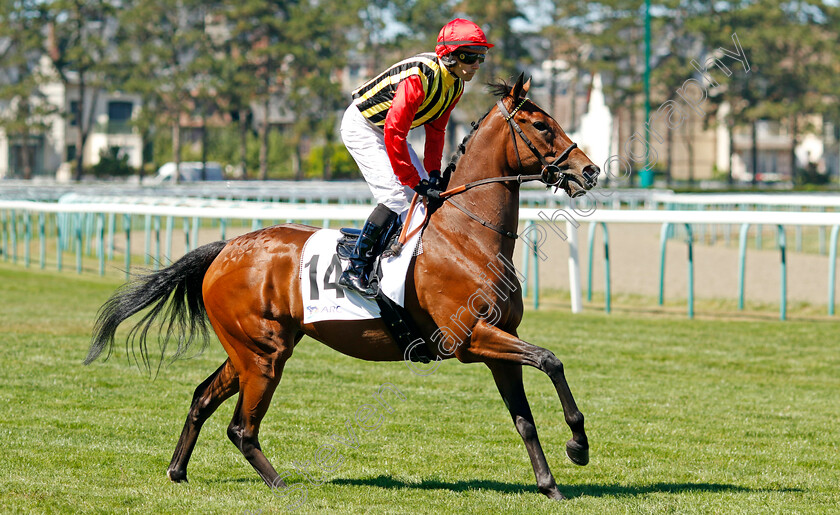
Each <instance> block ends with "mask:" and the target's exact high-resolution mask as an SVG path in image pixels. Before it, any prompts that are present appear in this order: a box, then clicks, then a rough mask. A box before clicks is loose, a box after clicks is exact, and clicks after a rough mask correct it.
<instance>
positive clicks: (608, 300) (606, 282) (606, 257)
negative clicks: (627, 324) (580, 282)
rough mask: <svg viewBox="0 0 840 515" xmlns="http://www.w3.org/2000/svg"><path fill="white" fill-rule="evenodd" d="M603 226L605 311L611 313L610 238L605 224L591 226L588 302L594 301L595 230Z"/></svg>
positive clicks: (592, 224) (594, 223)
mask: <svg viewBox="0 0 840 515" xmlns="http://www.w3.org/2000/svg"><path fill="white" fill-rule="evenodd" d="M598 226H601V229H602V231H601V232H602V234H603V235H604V311H605V312H607V313H609V312H610V311H611V310H612V308H611V306H612V305H611V298H610V292H611V290H612V287H611V286H610V238H609V234H608V232H607V224H605V223H604V222H592V223H590V224H589V277H588V278H587V289H588V291H587V293H586V300H587V301H591V300H592V254H593V253H594V252H593V251H594V243H595V230H596V228H597V227H598Z"/></svg>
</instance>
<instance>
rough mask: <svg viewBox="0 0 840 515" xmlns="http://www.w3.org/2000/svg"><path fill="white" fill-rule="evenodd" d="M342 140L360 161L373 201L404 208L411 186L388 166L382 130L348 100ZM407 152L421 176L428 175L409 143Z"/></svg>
mask: <svg viewBox="0 0 840 515" xmlns="http://www.w3.org/2000/svg"><path fill="white" fill-rule="evenodd" d="M341 140H342V141H343V142H344V146H345V147H347V150H348V151H349V152H350V155H351V156H353V159H355V160H356V164H357V165H359V169H360V170H361V171H362V175H363V176H364V178H365V180H366V181H367V183H368V187H370V192H371V193H373V197H374V198H375V199H376V201H377V202H378V203H380V204H384V205H385V206H386V207H387V208H388V209H390V210H391V211H393V212H395V213H397V214H401V213H402V212H403V211H405V210H407V209H408V206H409V204H410V203H411V198H412V197H413V196H414V190H412V189H411V188H409V187H408V186H403V185H402V184H400V181H399V179H397V175H396V174H395V173H394V169H393V168H391V161H390V160H389V159H388V152H387V151H386V150H385V134H384V133H383V132H382V131H381V130H380V129H378V128H375V127H374V126H373V125H372V124H370V123H369V122H368V121H367V120H365V117H364V116H362V113H361V112H359V109H358V108H357V107H356V106H355V105H353V104H350V107H348V108H347V110H346V111H345V112H344V117H343V118H342V119H341ZM408 153H409V155H411V162H412V164H414V168H416V169H417V172H418V173H419V174H420V178H421V179H428V177H429V175H428V174H427V173H426V171H425V170H424V169H423V164H422V163H421V162H420V159H419V158H418V157H417V154H416V153H415V152H414V149H413V148H411V145H408Z"/></svg>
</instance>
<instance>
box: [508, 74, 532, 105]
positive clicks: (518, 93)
mask: <svg viewBox="0 0 840 515" xmlns="http://www.w3.org/2000/svg"><path fill="white" fill-rule="evenodd" d="M524 82H525V73H524V72H523V73H520V74H519V77H518V78H517V79H516V84H514V85H513V89H511V90H510V96H512V97H513V98H515V99H519V98H524V97H525V94H526V93H527V92H528V89H527V87H525V85H524ZM530 82H531V81H530V80H529V81H528V83H529V85H530Z"/></svg>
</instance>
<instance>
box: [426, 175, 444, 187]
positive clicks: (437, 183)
mask: <svg viewBox="0 0 840 515" xmlns="http://www.w3.org/2000/svg"><path fill="white" fill-rule="evenodd" d="M441 182H443V181H442V179H441V178H440V170H432V171H431V172H429V187H431V188H434V189H436V190H441V189H442V188H441Z"/></svg>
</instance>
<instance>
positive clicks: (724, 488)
mask: <svg viewBox="0 0 840 515" xmlns="http://www.w3.org/2000/svg"><path fill="white" fill-rule="evenodd" d="M330 483H331V484H334V485H350V486H377V487H380V488H389V489H390V488H414V489H419V490H451V491H453V492H465V491H468V490H491V491H494V492H502V493H534V494H539V489H538V488H537V487H536V485H534V486H530V485H523V484H519V483H504V482H501V481H492V480H485V479H476V480H473V481H456V482H448V481H437V480H428V479H427V480H423V481H421V482H419V483H414V482H406V481H402V480H399V479H395V478H393V477H391V476H378V477H373V478H368V479H334V480H332V481H330ZM559 487H560V491H561V492H563V494H564V495H566V496H567V497H571V498H574V497H580V496H588V497H610V496H612V497H620V496H628V495H646V494H652V493H690V492H715V493H723V492H801V491H802V490H800V489H797V488H771V489H755V488H747V487H743V486H738V485H730V484H719V483H654V484H652V485H619V484H610V485H603V484H588V485H559Z"/></svg>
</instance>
